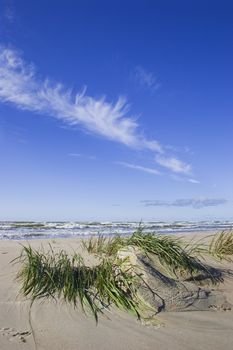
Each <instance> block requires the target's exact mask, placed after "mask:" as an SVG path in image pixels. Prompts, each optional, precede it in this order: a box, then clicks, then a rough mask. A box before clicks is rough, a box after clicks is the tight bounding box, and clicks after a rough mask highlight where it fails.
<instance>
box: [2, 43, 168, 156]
mask: <svg viewBox="0 0 233 350" xmlns="http://www.w3.org/2000/svg"><path fill="white" fill-rule="evenodd" d="M0 100H1V101H3V102H10V103H13V104H14V105H16V107H17V108H19V109H24V110H28V111H33V112H40V113H43V114H46V115H50V116H53V117H55V118H58V119H61V120H62V121H63V122H65V123H68V124H70V125H79V126H81V127H83V128H85V129H86V130H88V131H90V132H92V133H94V134H98V135H101V136H104V137H106V138H108V139H110V140H113V141H117V142H120V143H123V144H125V145H127V146H129V147H132V148H138V149H141V148H144V149H149V150H153V151H156V152H162V146H161V145H160V144H159V142H158V141H156V140H147V139H146V138H144V136H142V135H141V134H140V133H139V132H138V128H139V125H138V123H137V122H136V120H135V118H133V117H128V116H127V115H128V112H129V107H128V105H127V104H126V101H125V99H124V98H122V97H120V98H119V99H118V101H117V102H116V103H115V104H112V103H109V102H107V101H105V99H104V98H102V99H94V98H92V97H90V96H87V95H85V91H84V92H82V93H80V94H75V95H74V94H72V92H71V90H65V89H64V87H63V85H62V84H60V83H57V84H52V83H51V82H50V81H49V80H48V79H47V80H45V81H41V80H39V79H38V78H37V77H36V75H35V68H34V66H33V65H32V64H29V65H27V64H25V62H24V61H23V60H22V59H21V57H20V55H19V54H18V52H17V51H15V50H11V49H5V48H1V49H0Z"/></svg>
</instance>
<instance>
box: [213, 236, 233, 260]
mask: <svg viewBox="0 0 233 350" xmlns="http://www.w3.org/2000/svg"><path fill="white" fill-rule="evenodd" d="M209 253H210V254H211V255H212V256H213V257H215V258H217V259H218V260H226V261H233V231H222V232H220V233H219V234H216V235H214V237H213V239H212V241H211V243H210V246H209Z"/></svg>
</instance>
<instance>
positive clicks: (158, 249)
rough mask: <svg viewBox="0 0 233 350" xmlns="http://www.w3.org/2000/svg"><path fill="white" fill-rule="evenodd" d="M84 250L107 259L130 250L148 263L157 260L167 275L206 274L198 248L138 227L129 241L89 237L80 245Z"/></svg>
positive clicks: (128, 238)
mask: <svg viewBox="0 0 233 350" xmlns="http://www.w3.org/2000/svg"><path fill="white" fill-rule="evenodd" d="M83 246H84V247H85V248H86V249H87V250H88V252H89V253H94V254H99V255H105V256H108V257H115V256H116V255H117V253H118V251H119V250H121V249H127V248H129V247H133V248H137V250H138V251H139V252H141V253H142V254H144V255H146V256H147V257H148V258H149V259H150V260H154V258H158V260H159V262H160V264H161V265H163V266H166V268H167V270H169V271H170V273H171V272H179V273H180V274H183V275H185V274H186V275H193V274H194V273H196V272H200V271H202V272H203V271H205V272H207V268H206V266H205V264H204V263H203V262H201V260H200V259H199V258H198V255H199V254H200V252H203V251H204V248H203V246H202V245H201V244H199V245H198V246H196V245H194V244H191V245H190V244H187V243H186V242H184V241H183V240H182V239H181V238H176V237H171V236H166V235H160V234H156V233H144V232H143V228H141V227H139V229H138V230H137V231H136V232H134V233H133V234H132V235H131V236H129V237H120V236H115V237H112V238H110V239H106V237H103V236H100V237H98V238H94V237H92V238H90V239H89V240H87V241H83Z"/></svg>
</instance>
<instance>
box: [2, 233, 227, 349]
mask: <svg viewBox="0 0 233 350" xmlns="http://www.w3.org/2000/svg"><path fill="white" fill-rule="evenodd" d="M22 243H24V242H17V241H9V240H8V241H7V240H2V241H0V349H1V350H13V349H25V350H26V349H30V350H34V349H35V350H42V349H44V350H50V349H51V350H53V349H59V350H63V349H64V350H65V349H67V350H84V349H85V350H91V349H92V350H93V349H102V350H109V349H112V350H131V349H132V350H139V349H140V350H142V349H145V350H146V349H155V350H157V349H158V350H167V349H175V350H182V349H190V350H191V349H193V350H194V349H195V350H203V349H205V350H208V349H211V350H215V349H216V350H220V349H225V350H232V348H233V345H232V344H233V311H232V310H226V311H224V307H223V308H219V309H218V308H217V307H216V308H214V307H213V308H211V309H210V310H209V311H198V309H197V311H193V312H191V311H187V312H161V313H160V314H158V316H157V317H158V320H159V322H160V324H161V325H160V326H158V327H153V326H152V325H142V324H141V323H140V322H138V321H137V320H136V319H135V318H134V317H133V316H130V315H128V314H127V313H125V312H121V311H118V310H113V309H111V310H110V311H109V312H107V313H106V314H105V316H100V318H99V323H98V325H96V323H95V320H94V319H93V317H91V316H88V315H85V314H83V313H82V312H81V310H80V309H78V308H77V309H74V308H73V306H72V305H67V304H65V303H63V302H62V301H59V302H56V301H52V300H47V301H43V302H38V301H37V302H35V303H34V304H33V306H32V308H30V301H26V300H25V298H23V297H22V296H19V288H20V285H19V283H18V282H17V281H15V276H16V273H17V271H18V269H19V265H17V264H16V265H12V264H11V263H10V262H11V261H12V260H13V259H14V258H15V257H16V256H18V255H19V254H20V251H21V248H22V247H21V245H20V244H22ZM49 243H50V244H52V246H53V247H55V249H66V250H68V251H73V250H79V251H80V249H81V247H80V240H79V239H56V240H32V241H30V244H31V245H32V247H34V248H38V247H40V246H41V244H42V245H43V246H44V247H45V248H46V247H47V246H48V244H49ZM85 258H86V260H85V261H86V263H90V264H92V260H91V258H90V257H89V256H86V257H85ZM222 267H223V266H222ZM224 268H226V269H227V271H229V272H230V271H231V270H232V271H233V264H229V263H228V264H225V265H224ZM214 288H215V289H216V290H217V291H218V292H219V293H222V295H224V296H225V297H226V299H227V301H228V302H229V303H230V304H233V279H232V278H231V274H230V273H229V274H228V275H227V277H226V278H225V280H224V283H221V284H220V285H218V286H215V287H214Z"/></svg>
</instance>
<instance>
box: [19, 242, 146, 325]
mask: <svg viewBox="0 0 233 350" xmlns="http://www.w3.org/2000/svg"><path fill="white" fill-rule="evenodd" d="M17 259H18V261H19V262H20V263H21V264H22V268H21V269H20V271H19V273H18V275H17V279H18V280H19V281H20V282H21V283H22V288H21V293H22V294H23V295H24V296H25V297H30V299H31V302H32V303H33V302H34V301H35V300H37V299H41V298H49V297H51V298H63V299H64V300H65V301H67V302H69V303H73V305H74V306H75V307H76V306H77V304H78V302H79V304H80V305H81V308H82V310H83V311H84V312H86V310H91V312H92V313H93V315H94V317H95V319H96V321H98V314H99V313H103V312H104V309H105V308H107V307H109V306H110V305H115V306H116V307H117V308H120V309H123V310H127V311H128V312H130V313H133V314H134V315H136V316H137V317H138V318H139V319H140V317H141V312H142V310H143V303H142V300H140V298H139V297H138V295H137V289H138V284H139V278H138V276H136V275H134V274H133V273H131V269H132V267H128V269H127V270H125V269H124V268H122V264H123V261H122V260H121V261H120V260H112V259H102V261H101V262H100V264H99V265H97V266H94V267H88V266H85V264H84V262H83V259H82V257H81V256H80V255H79V254H74V255H72V256H68V254H67V253H66V252H65V251H63V250H62V251H60V252H58V253H55V252H54V251H53V250H52V248H51V249H50V251H49V252H44V251H43V250H40V251H38V250H34V249H32V247H30V246H29V247H26V246H24V247H23V249H22V253H21V255H20V257H18V258H17Z"/></svg>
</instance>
